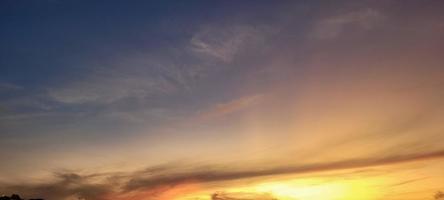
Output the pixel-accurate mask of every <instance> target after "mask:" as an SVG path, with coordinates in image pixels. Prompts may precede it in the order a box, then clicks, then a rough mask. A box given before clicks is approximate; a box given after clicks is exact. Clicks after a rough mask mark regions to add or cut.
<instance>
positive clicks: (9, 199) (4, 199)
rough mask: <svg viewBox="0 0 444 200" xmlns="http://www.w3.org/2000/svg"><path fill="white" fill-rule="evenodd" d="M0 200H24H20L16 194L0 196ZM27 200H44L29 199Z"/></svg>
mask: <svg viewBox="0 0 444 200" xmlns="http://www.w3.org/2000/svg"><path fill="white" fill-rule="evenodd" d="M0 200H25V199H22V198H20V196H19V195H18V194H13V195H11V196H10V197H8V196H1V197H0ZM29 200H44V199H29Z"/></svg>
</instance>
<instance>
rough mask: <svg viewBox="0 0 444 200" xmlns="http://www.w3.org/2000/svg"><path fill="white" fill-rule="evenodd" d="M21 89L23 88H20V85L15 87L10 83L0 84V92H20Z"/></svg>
mask: <svg viewBox="0 0 444 200" xmlns="http://www.w3.org/2000/svg"><path fill="white" fill-rule="evenodd" d="M21 89H23V87H22V86H20V85H15V84H12V83H4V82H0V92H4V91H14V90H21Z"/></svg>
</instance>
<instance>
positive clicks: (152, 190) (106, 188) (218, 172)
mask: <svg viewBox="0 0 444 200" xmlns="http://www.w3.org/2000/svg"><path fill="white" fill-rule="evenodd" d="M440 158H444V150H439V151H432V152H421V153H414V154H402V155H392V156H386V157H370V158H360V159H350V160H342V161H336V162H325V163H314V164H304V165H295V166H281V167H276V168H269V169H261V170H243V169H237V170H233V169H231V170H228V169H214V168H213V169H211V168H206V169H207V170H204V169H205V168H201V167H199V168H198V167H195V168H192V169H188V168H187V167H184V168H187V170H186V171H182V172H180V168H178V167H177V166H175V165H169V164H167V165H162V166H158V167H150V168H146V169H144V170H141V171H136V172H131V173H124V172H116V173H104V174H88V175H80V174H77V173H67V172H59V173H56V174H55V176H56V181H54V182H51V183H42V184H16V185H8V186H4V187H3V188H6V190H5V192H7V193H20V194H23V195H24V196H25V197H27V196H33V197H35V196H38V197H43V198H46V199H48V200H52V199H64V198H67V197H78V198H84V199H88V200H105V199H107V198H106V196H110V194H116V195H119V194H128V193H131V192H137V191H143V192H145V193H147V194H150V195H154V196H158V195H160V194H162V193H164V192H167V191H169V190H171V189H173V188H175V187H177V186H180V185H183V184H187V183H193V182H198V183H202V182H203V183H205V182H221V181H232V180H241V179H248V178H256V177H263V176H274V175H286V174H304V173H313V172H325V171H333V170H341V169H352V168H361V167H372V166H380V165H390V164H398V163H405V162H413V161H422V160H428V159H440ZM414 181H417V180H414ZM406 183H407V182H406ZM406 183H401V184H406ZM234 195H237V196H233V194H226V193H215V194H213V197H212V198H213V199H218V200H222V199H224V200H229V199H231V200H236V199H244V200H248V199H264V200H265V199H273V198H272V197H268V196H266V195H265V196H263V195H262V194H261V195H262V196H260V198H259V197H257V198H249V197H248V195H252V194H234ZM242 195H244V196H247V197H248V198H247V197H245V198H244V197H243V196H242ZM111 196H112V195H111Z"/></svg>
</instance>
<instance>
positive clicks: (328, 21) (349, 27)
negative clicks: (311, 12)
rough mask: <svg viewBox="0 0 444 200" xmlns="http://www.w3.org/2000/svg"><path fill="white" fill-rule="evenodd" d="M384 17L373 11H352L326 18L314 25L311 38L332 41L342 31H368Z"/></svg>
mask: <svg viewBox="0 0 444 200" xmlns="http://www.w3.org/2000/svg"><path fill="white" fill-rule="evenodd" d="M384 18H385V17H384V15H383V14H382V13H381V12H379V11H378V10H375V9H371V8H368V9H364V10H358V11H352V12H349V13H346V14H339V15H336V16H331V17H327V18H325V19H321V20H319V22H317V23H316V24H315V25H314V29H313V32H312V33H311V34H312V36H314V37H315V38H318V39H332V38H335V37H337V36H339V35H340V34H342V33H343V32H344V31H348V32H356V31H359V30H370V29H372V28H374V27H375V26H376V25H378V23H381V22H382V20H384Z"/></svg>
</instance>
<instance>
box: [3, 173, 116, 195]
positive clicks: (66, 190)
mask: <svg viewBox="0 0 444 200" xmlns="http://www.w3.org/2000/svg"><path fill="white" fill-rule="evenodd" d="M55 177H56V180H55V181H54V182H49V183H41V184H39V183H35V184H30V183H24V184H17V185H7V186H4V187H3V188H4V191H2V192H6V193H20V194H22V195H23V196H25V197H27V198H31V197H39V198H45V199H49V200H51V199H69V198H73V199H88V200H89V199H92V200H102V199H103V198H102V196H104V195H105V194H107V193H109V192H110V191H111V188H112V186H111V185H109V184H104V183H90V179H91V177H88V176H81V175H78V174H75V173H56V174H55Z"/></svg>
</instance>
